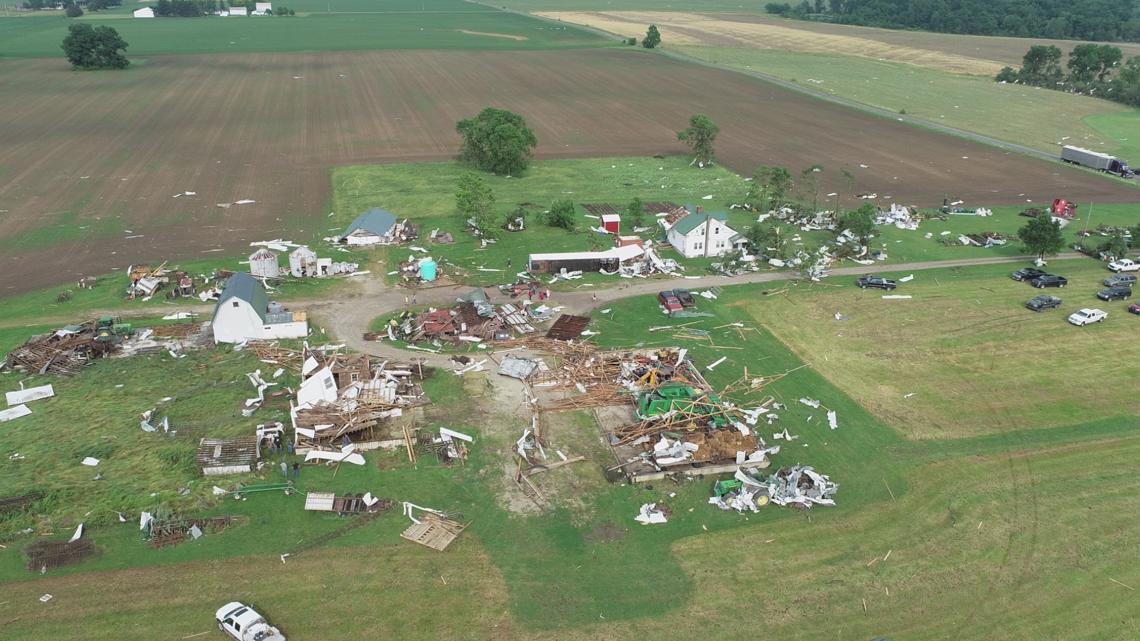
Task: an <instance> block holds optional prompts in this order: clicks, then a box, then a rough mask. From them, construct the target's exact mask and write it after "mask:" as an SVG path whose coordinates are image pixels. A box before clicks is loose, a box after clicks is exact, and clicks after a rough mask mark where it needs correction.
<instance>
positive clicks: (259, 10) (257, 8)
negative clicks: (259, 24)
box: [253, 2, 273, 16]
mask: <svg viewBox="0 0 1140 641" xmlns="http://www.w3.org/2000/svg"><path fill="white" fill-rule="evenodd" d="M272 13H273V3H272V2H255V3H253V15H255V16H268V15H271V14H272Z"/></svg>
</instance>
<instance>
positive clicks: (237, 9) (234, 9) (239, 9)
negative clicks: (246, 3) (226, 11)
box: [230, 7, 249, 16]
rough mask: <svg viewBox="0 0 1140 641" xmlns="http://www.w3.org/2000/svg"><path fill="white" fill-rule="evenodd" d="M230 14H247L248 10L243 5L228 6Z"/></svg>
mask: <svg viewBox="0 0 1140 641" xmlns="http://www.w3.org/2000/svg"><path fill="white" fill-rule="evenodd" d="M230 15H231V16H248V15H249V11H248V10H247V9H246V8H245V7H230Z"/></svg>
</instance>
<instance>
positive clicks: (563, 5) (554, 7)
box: [489, 0, 767, 13]
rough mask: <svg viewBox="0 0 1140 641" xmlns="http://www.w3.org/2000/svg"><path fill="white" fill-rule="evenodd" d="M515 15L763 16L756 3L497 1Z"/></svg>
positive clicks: (720, 0)
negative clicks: (702, 13)
mask: <svg viewBox="0 0 1140 641" xmlns="http://www.w3.org/2000/svg"><path fill="white" fill-rule="evenodd" d="M489 4H493V5H496V6H497V5H502V6H504V7H507V8H509V9H514V10H516V11H718V12H725V13H767V12H766V11H765V10H764V4H765V3H763V2H758V1H757V0H500V1H498V2H490V3H489Z"/></svg>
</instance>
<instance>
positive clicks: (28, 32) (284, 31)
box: [0, 0, 610, 58]
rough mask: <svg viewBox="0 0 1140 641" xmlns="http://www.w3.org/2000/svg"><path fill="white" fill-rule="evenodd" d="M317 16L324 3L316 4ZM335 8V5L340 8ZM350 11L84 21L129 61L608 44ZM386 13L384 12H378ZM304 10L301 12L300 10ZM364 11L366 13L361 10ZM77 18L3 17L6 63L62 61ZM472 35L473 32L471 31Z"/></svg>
mask: <svg viewBox="0 0 1140 641" xmlns="http://www.w3.org/2000/svg"><path fill="white" fill-rule="evenodd" d="M310 4H311V5H312V8H313V9H314V11H315V10H316V9H317V8H318V6H320V7H321V8H323V6H324V5H323V3H319V2H312V3H310ZM334 4H336V3H334ZM376 6H377V7H378V8H377V9H376V10H375V12H368V11H362V10H363V9H364V8H365V7H366V5H364V4H362V3H354V4H351V5H349V7H348V9H351V11H346V10H342V9H341V8H339V5H338V8H337V9H336V10H335V11H334V12H333V13H331V14H329V13H313V14H311V15H300V16H295V17H292V18H284V17H246V18H239V17H231V18H217V17H203V18H156V19H153V20H138V19H134V18H132V17H131V15H130V14H129V13H114V14H109V15H103V14H90V15H88V16H84V17H83V18H81V19H80V20H81V21H83V22H86V23H89V24H94V25H98V24H106V25H110V26H112V27H114V28H115V29H116V30H118V32H119V34H120V35H121V36H122V37H123V39H124V40H126V41H127V43H128V44H129V48H128V49H127V53H128V55H129V56H130V57H132V58H133V57H138V56H153V55H164V54H190V53H242V52H258V51H283V52H297V51H353V50H376V49H479V50H530V49H552V48H561V47H595V46H607V45H608V44H610V43H609V41H608V40H606V39H604V38H602V37H601V36H598V35H595V34H593V33H590V32H587V31H584V30H581V29H578V28H575V27H573V26H568V25H566V26H563V25H554V24H551V23H547V22H544V21H541V20H537V19H534V18H529V17H526V16H522V15H518V14H513V13H508V12H504V11H499V10H495V9H492V8H490V7H484V6H479V5H472V4H470V3H465V2H461V1H460V0H439V1H436V2H433V3H429V4H428V5H426V6H427V9H426V10H421V6H423V5H421V3H419V2H409V1H407V0H401V1H400V2H394V3H378V4H377V5H376ZM379 7H385V8H379ZM294 8H295V9H297V10H301V7H300V6H298V7H294ZM358 11H359V12H358ZM70 23H71V20H70V19H68V18H65V17H63V16H58V15H56V16H27V17H19V18H4V17H0V58H8V57H12V58H28V57H42V56H61V55H62V54H61V52H60V48H59V47H60V42H61V41H62V40H63V38H64V36H65V35H66V34H67V26H68V24H70ZM465 31H466V32H471V33H465Z"/></svg>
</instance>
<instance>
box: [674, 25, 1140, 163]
mask: <svg viewBox="0 0 1140 641" xmlns="http://www.w3.org/2000/svg"><path fill="white" fill-rule="evenodd" d="M676 49H678V50H679V51H681V52H683V53H685V54H687V55H690V56H693V57H694V58H698V59H700V60H707V61H709V62H713V63H716V64H721V65H727V66H729V67H733V68H736V69H740V70H742V71H758V72H763V73H765V74H769V75H772V76H776V77H778V78H782V79H784V80H791V81H794V82H797V83H800V84H802V85H804V86H805V87H810V88H812V89H814V90H817V91H822V92H825V93H828V94H832V95H836V96H840V97H843V98H850V99H853V100H857V101H859V102H861V103H864V104H867V105H871V106H874V107H880V108H882V109H886V110H889V111H892V112H896V113H900V114H901V113H905V114H906V115H907V116H908V117H915V118H920V119H923V120H927V121H930V122H935V123H939V124H943V125H948V126H950V127H954V128H956V129H961V130H965V131H972V132H977V133H980V134H983V135H986V136H990V137H993V138H996V139H998V140H1005V141H1008V142H1012V143H1017V144H1021V145H1025V146H1027V147H1032V148H1034V149H1040V150H1042V151H1045V152H1049V153H1052V154H1057V153H1060V145H1061V144H1072V145H1078V146H1082V147H1086V148H1089V149H1094V150H1097V151H1103V152H1106V153H1112V154H1119V155H1121V156H1122V157H1123V158H1126V159H1130V158H1140V149H1137V146H1136V145H1137V141H1140V134H1138V135H1133V136H1132V138H1133V139H1134V140H1133V141H1132V143H1131V146H1130V143H1129V141H1128V138H1129V133H1128V129H1129V125H1131V126H1136V117H1135V115H1136V114H1140V110H1135V109H1129V108H1127V107H1125V106H1123V105H1120V104H1117V103H1113V102H1109V101H1107V100H1096V99H1093V98H1089V97H1087V96H1078V95H1075V94H1068V93H1063V92H1060V91H1050V90H1047V89H1040V88H1037V87H1027V86H1023V85H1002V84H998V83H996V82H994V81H993V79H992V78H988V77H981V76H972V75H965V74H955V73H950V72H945V71H939V70H935V69H928V68H924V67H918V66H915V65H909V64H903V63H900V62H888V61H880V60H872V59H869V58H861V57H858V56H840V55H829V54H822V53H820V54H817V53H799V52H785V51H775V50H767V49H747V48H743V47H731V48H729V47H689V46H682V47H676ZM1004 113H1016V114H1018V117H1017V118H1002V117H1000V115H1001V114H1004ZM1128 116H1133V117H1132V118H1130V119H1129V118H1128ZM1115 119H1121V120H1122V122H1121V123H1120V126H1114V125H1113V124H1112V123H1113V122H1114V121H1115ZM1102 121H1104V124H1101V123H1102ZM1130 152H1131V153H1130Z"/></svg>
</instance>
